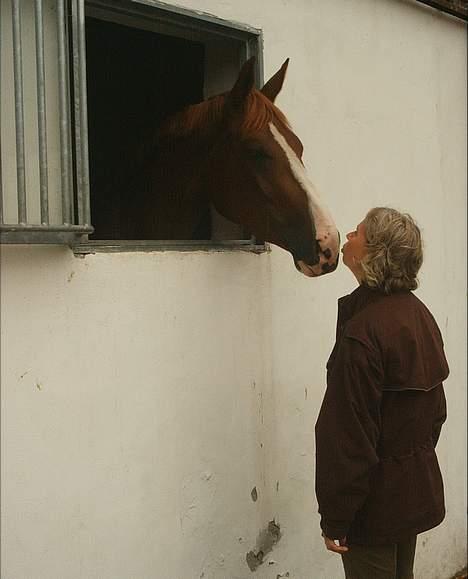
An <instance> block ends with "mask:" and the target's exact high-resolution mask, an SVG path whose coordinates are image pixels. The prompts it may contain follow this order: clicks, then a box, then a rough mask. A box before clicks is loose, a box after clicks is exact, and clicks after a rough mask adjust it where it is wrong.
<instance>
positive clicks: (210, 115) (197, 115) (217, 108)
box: [159, 90, 289, 139]
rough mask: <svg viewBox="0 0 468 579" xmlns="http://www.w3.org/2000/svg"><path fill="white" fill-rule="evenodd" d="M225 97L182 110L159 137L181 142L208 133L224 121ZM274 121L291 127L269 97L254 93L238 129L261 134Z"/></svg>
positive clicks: (257, 92)
mask: <svg viewBox="0 0 468 579" xmlns="http://www.w3.org/2000/svg"><path fill="white" fill-rule="evenodd" d="M226 95H227V93H225V94H221V95H218V96H215V97H212V98H210V99H208V100H206V101H203V102H201V103H198V104H195V105H191V106H189V107H187V108H186V109H184V110H182V111H180V112H179V113H177V114H176V115H174V116H173V117H171V118H170V119H169V120H168V121H166V123H164V125H163V126H162V127H161V129H160V132H159V136H160V138H162V139H166V138H167V139H178V138H186V137H189V136H195V135H197V136H203V135H207V134H209V133H210V132H211V131H212V130H213V128H214V127H217V126H218V125H219V122H220V121H221V119H222V118H223V113H224V105H225V101H226ZM273 120H278V121H280V122H281V123H283V124H285V125H287V126H289V123H288V120H287V119H286V117H285V115H284V114H283V113H282V112H281V111H280V110H279V109H278V108H277V107H276V106H275V105H274V104H273V103H272V102H271V101H270V100H269V99H268V98H267V97H266V96H264V95H263V94H262V93H261V92H260V91H258V90H253V91H251V92H250V94H249V95H248V97H247V100H246V107H245V114H244V115H243V118H242V119H241V122H240V123H239V127H238V129H239V130H240V131H246V132H255V131H259V130H261V129H263V128H265V127H266V126H267V125H268V124H269V123H270V122H272V121H273Z"/></svg>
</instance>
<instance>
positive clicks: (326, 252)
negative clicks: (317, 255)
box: [323, 248, 332, 259]
mask: <svg viewBox="0 0 468 579" xmlns="http://www.w3.org/2000/svg"><path fill="white" fill-rule="evenodd" d="M323 255H324V257H325V258H326V259H330V258H331V256H332V252H331V249H329V248H327V249H326V250H325V251H324V252H323Z"/></svg>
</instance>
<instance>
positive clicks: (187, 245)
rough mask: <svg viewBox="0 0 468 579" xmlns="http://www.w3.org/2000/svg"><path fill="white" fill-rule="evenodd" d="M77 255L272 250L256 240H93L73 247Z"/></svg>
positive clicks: (254, 251) (262, 251)
mask: <svg viewBox="0 0 468 579" xmlns="http://www.w3.org/2000/svg"><path fill="white" fill-rule="evenodd" d="M72 250H73V253H74V254H75V255H88V254H91V253H122V252H135V251H140V252H141V251H143V252H153V251H207V252H208V251H247V252H250V253H265V252H267V251H269V250H270V248H269V245H268V244H267V243H258V242H256V241H255V240H254V241H252V240H249V239H241V240H227V241H201V240H195V241H189V240H180V241H179V240H168V241H164V240H161V241H146V240H144V241H143V240H91V241H89V242H87V243H79V244H75V245H73V247H72Z"/></svg>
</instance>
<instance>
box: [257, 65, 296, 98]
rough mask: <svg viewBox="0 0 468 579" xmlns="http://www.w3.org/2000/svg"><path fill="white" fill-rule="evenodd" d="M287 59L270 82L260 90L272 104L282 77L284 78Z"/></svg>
mask: <svg viewBox="0 0 468 579" xmlns="http://www.w3.org/2000/svg"><path fill="white" fill-rule="evenodd" d="M288 64H289V58H287V59H286V60H285V61H284V63H283V66H282V67H281V68H280V69H279V70H278V72H277V73H276V74H274V75H273V76H272V77H271V78H270V80H269V81H268V82H267V83H266V84H265V86H264V87H263V88H262V91H261V92H262V93H263V94H264V95H265V96H266V97H267V99H269V100H270V101H271V102H272V103H274V102H275V99H276V97H277V96H278V94H279V92H280V90H281V88H282V86H283V82H284V77H285V76H286V70H287V69H288Z"/></svg>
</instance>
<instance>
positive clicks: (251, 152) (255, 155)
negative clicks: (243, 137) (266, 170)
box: [247, 147, 272, 163]
mask: <svg viewBox="0 0 468 579" xmlns="http://www.w3.org/2000/svg"><path fill="white" fill-rule="evenodd" d="M247 155H248V157H249V159H250V160H252V161H256V162H259V163H260V162H264V161H269V160H270V159H271V158H272V157H271V155H270V154H269V153H268V152H267V151H265V149H262V148H260V147H255V148H252V149H247Z"/></svg>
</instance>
